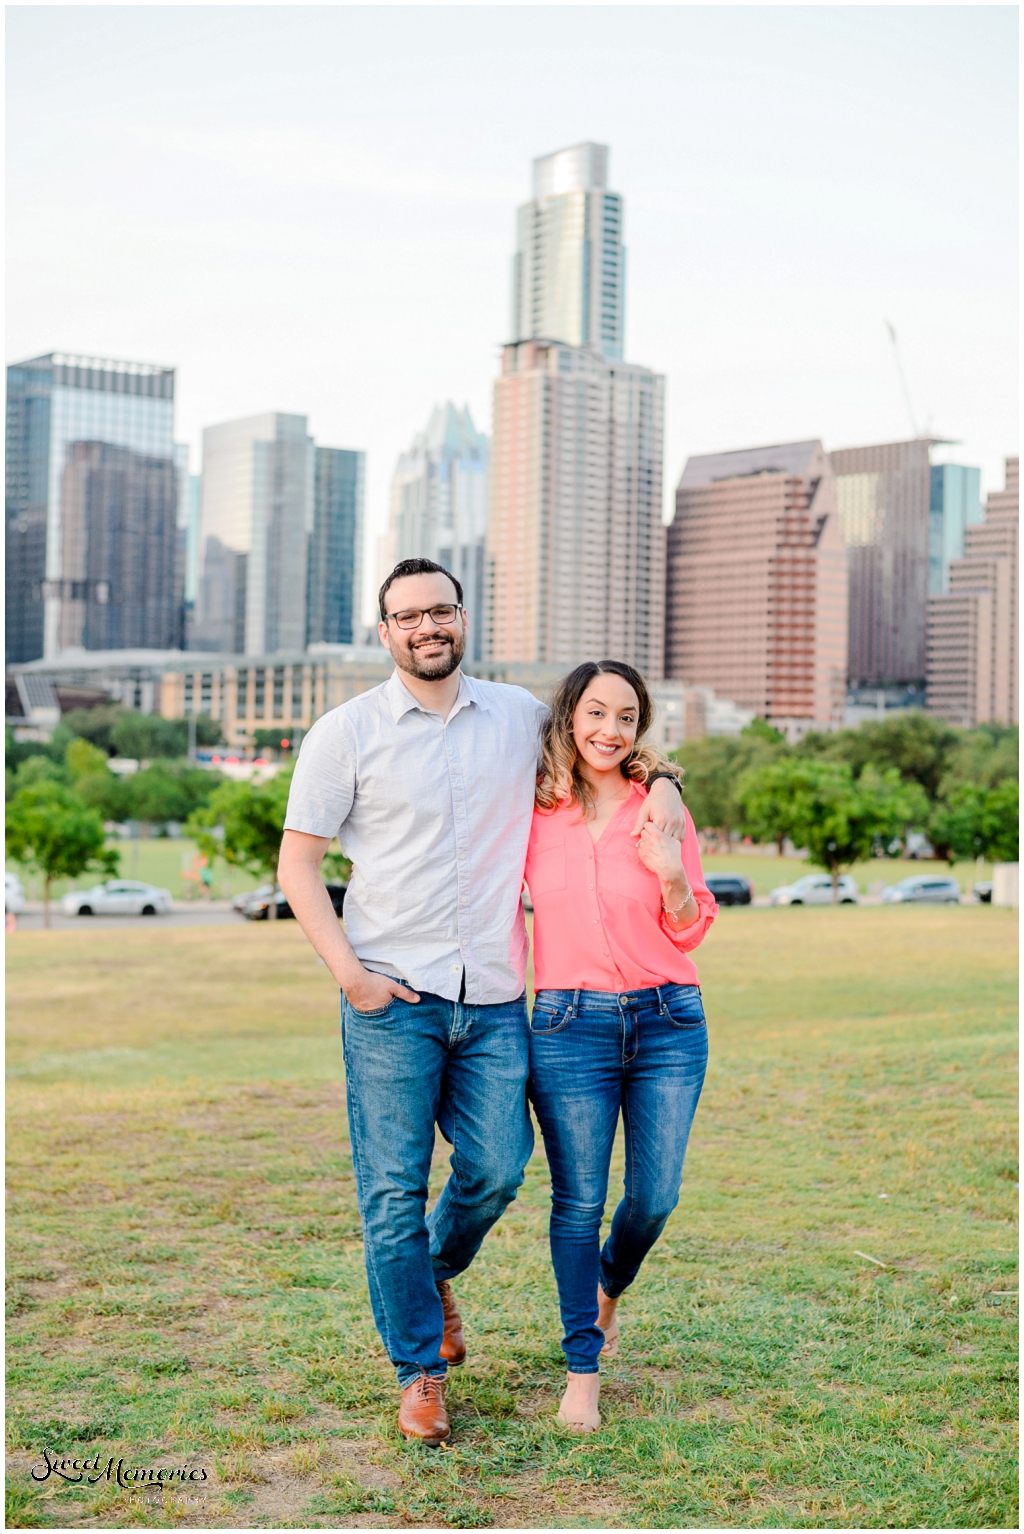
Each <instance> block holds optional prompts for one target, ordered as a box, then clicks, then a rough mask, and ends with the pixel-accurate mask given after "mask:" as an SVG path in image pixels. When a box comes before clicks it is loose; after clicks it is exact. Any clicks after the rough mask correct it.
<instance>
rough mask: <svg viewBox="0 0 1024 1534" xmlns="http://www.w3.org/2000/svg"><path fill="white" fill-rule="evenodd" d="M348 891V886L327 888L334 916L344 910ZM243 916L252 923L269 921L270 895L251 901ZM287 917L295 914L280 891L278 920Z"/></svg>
mask: <svg viewBox="0 0 1024 1534" xmlns="http://www.w3.org/2000/svg"><path fill="white" fill-rule="evenodd" d="M347 889H348V885H347V884H328V886H327V893H328V895H330V897H331V905H332V906H333V907H334V914H335V915H336V916H340V915H341V913H342V911H343V910H344V907H345V891H346V890H347ZM242 914H243V915H244V916H247V917H248V919H249V920H250V921H268V920H269V915H270V897H269V895H258V896H256V897H255V898H254V899H253V900H250V901H249V904H248V905H247V906H246V908H245V910H244V912H243V913H242ZM286 916H291V917H293V918H294V916H295V912H294V911H293V910H292V908H291V906H290V905H289V904H288V902H287V900H286V899H285V898H284V893H283V891H282V890H278V892H277V919H278V921H282V920H283V919H284V918H285V917H286Z"/></svg>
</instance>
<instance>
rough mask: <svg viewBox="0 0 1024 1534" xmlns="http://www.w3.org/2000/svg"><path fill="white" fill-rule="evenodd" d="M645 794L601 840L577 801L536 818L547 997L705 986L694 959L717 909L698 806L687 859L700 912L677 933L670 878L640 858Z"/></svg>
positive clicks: (541, 980)
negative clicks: (667, 885)
mask: <svg viewBox="0 0 1024 1534" xmlns="http://www.w3.org/2000/svg"><path fill="white" fill-rule="evenodd" d="M644 798H645V794H644V790H643V789H642V788H640V786H639V785H638V784H636V783H634V784H632V785H631V790H630V795H629V798H628V799H627V800H626V802H625V803H624V804H622V805H620V806H619V809H618V810H617V811H616V813H615V814H614V815H613V816H612V818H611V820H610V821H609V822H608V824H607V825H606V826H605V828H604V830H603V831H602V833H601V835H600V837H599V839H598V841H597V842H596V843H595V842H592V841H591V839H590V832H589V831H588V830H587V827H586V824H585V822H584V820H583V817H582V815H581V814H580V811H579V808H578V806H577V805H575V804H563V805H560V806H559V808H558V809H556V810H550V811H547V810H538V809H535V810H534V812H533V824H532V826H531V828H530V843H529V847H528V848H527V853H526V883H527V885H528V886H529V889H530V898H531V900H532V901H533V911H534V917H533V969H534V984H535V986H536V988H537V990H538V991H541V990H555V991H571V990H576V989H577V988H578V989H580V990H585V991H620V992H621V991H633V990H642V989H644V988H647V987H650V986H655V985H666V984H668V983H670V982H675V983H676V984H677V985H696V984H697V966H696V964H694V962H693V960H692V959H691V958H690V957H689V953H690V949H692V948H696V947H697V944H698V943H699V942H700V941H701V940H702V938H703V937H704V934H705V932H707V930H708V928H709V927H710V925H711V923H712V922H713V921H714V919H715V916H716V914H717V911H718V906H717V905H716V904H715V901H714V897H713V896H712V894H711V892H710V891H709V890H708V887H707V885H706V884H705V883H704V873H703V871H702V869H701V866H700V850H699V848H698V846H697V833H696V831H695V830H694V826H693V821H692V819H691V818H690V812H689V810H687V811H686V836H685V838H684V840H683V844H682V863H683V868H684V869H685V870H686V874H687V877H688V878H689V881H690V887H691V889H692V890H693V893H694V896H695V898H696V901H697V907H698V910H699V912H700V914H699V916H698V917H697V920H696V921H695V922H694V923H693V924H692V925H691V926H689V927H684V928H683V929H682V930H681V931H680V932H673V931H672V929H671V928H670V927H669V925H668V922H667V920H666V918H665V915H664V912H663V911H662V905H661V881H660V880H659V878H658V876H657V874H653V873H651V871H650V869H649V868H645V867H644V865H643V864H642V863H641V861H640V858H639V857H638V855H637V850H636V844H637V838H636V837H635V836H631V835H630V832H631V831H632V829H633V826H634V824H635V822H636V817H637V813H638V811H639V809H640V805H641V804H642V803H643V800H644Z"/></svg>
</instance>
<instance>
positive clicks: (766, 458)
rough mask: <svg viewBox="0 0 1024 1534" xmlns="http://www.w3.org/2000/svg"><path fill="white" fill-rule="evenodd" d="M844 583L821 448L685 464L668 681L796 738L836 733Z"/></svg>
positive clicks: (676, 527) (842, 672)
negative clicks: (729, 702) (706, 693)
mask: <svg viewBox="0 0 1024 1534" xmlns="http://www.w3.org/2000/svg"><path fill="white" fill-rule="evenodd" d="M846 581H847V577H846V552H845V549H844V547H843V537H842V531H841V528H840V523H839V517H838V516H837V514H836V508H835V491H834V485H833V477H832V473H831V470H830V468H829V461H828V456H827V454H826V453H825V451H824V449H823V448H822V445H821V443H820V442H818V441H809V442H784V443H780V444H778V445H775V446H772V447H764V448H749V449H742V450H740V451H739V452H732V453H707V454H702V455H700V456H699V457H694V458H690V459H688V461H687V464H686V468H685V470H684V472H683V477H682V479H681V480H680V481H679V487H678V489H677V491H676V514H675V519H674V521H673V522H672V525H671V527H670V528H669V530H668V580H667V583H666V584H667V594H666V608H667V619H666V635H665V671H666V673H667V674H668V675H669V676H671V677H679V678H685V680H686V681H688V682H692V683H695V684H697V685H699V686H707V687H713V688H714V689H715V691H716V692H717V693H719V694H720V695H723V696H725V697H727V698H734V699H735V700H736V702H737V703H739V704H740V705H741V706H742V707H744V708H752V709H755V710H756V711H757V713H759V714H761V715H762V716H763V717H764V718H765V719H769V720H770V721H771V722H772V724H774V725H775V726H776V727H777V728H779V729H782V730H785V731H786V733H787V734H788V735H790V737H791V738H798V737H799V736H800V735H801V734H802V733H803V732H804V731H806V730H807V729H811V728H816V729H826V730H827V729H831V728H833V727H834V726H836V725H837V724H840V723H841V722H842V716H843V697H844V694H845V690H846V621H847V620H846Z"/></svg>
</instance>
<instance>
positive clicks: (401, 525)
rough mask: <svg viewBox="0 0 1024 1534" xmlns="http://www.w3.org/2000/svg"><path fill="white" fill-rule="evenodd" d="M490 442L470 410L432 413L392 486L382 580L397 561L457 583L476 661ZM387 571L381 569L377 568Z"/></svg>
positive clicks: (444, 408)
mask: <svg viewBox="0 0 1024 1534" xmlns="http://www.w3.org/2000/svg"><path fill="white" fill-rule="evenodd" d="M488 460H489V444H488V441H487V438H486V436H485V435H484V434H483V432H480V431H477V429H476V427H475V426H474V424H473V417H472V416H471V415H470V413H469V407H468V406H466V407H465V409H463V410H459V409H457V408H456V406H455V405H453V404H452V403H451V402H450V401H449V402H448V403H447V404H445V405H440V406H437V407H435V409H434V411H433V412H432V414H431V417H430V420H429V421H428V423H427V429H426V431H422V432H417V434H416V436H415V437H414V438H413V441H412V446H411V447H410V448H409V450H408V451H407V452H405V453H403V454H402V455H401V457H400V458H399V460H398V466H397V468H396V469H395V477H394V479H393V480H392V482H391V520H390V524H389V528H388V533H387V537H386V539H385V540H384V541H383V542H384V547H383V550H382V557H381V561H380V563H381V567H382V568H381V571H380V576H381V579H382V580H383V578H384V577H385V576H386V575H387V574H388V572H389V571H390V570H391V569H393V568H394V566H395V565H396V564H397V563H398V561H399V560H400V559H416V558H420V559H433V560H435V561H436V562H437V563H438V564H439V565H444V567H445V569H446V570H451V572H452V574H453V575H455V576H457V577H458V580H459V581H460V583H461V585H462V589H463V598H464V601H465V604H466V609H467V612H468V614H469V640H468V643H467V647H466V653H467V656H468V658H469V659H470V660H480V659H481V658H482V657H483V654H484V650H483V640H484V629H485V626H486V621H487V618H486V613H485V610H484V608H485V596H486V586H485V580H484V550H485V545H486V540H487V478H488ZM384 566H386V568H384Z"/></svg>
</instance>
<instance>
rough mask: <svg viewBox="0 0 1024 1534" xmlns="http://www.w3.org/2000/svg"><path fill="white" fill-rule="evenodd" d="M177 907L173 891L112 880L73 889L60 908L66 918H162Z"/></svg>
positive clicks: (149, 885)
mask: <svg viewBox="0 0 1024 1534" xmlns="http://www.w3.org/2000/svg"><path fill="white" fill-rule="evenodd" d="M173 904H174V901H173V898H172V896H171V892H170V890H162V889H158V888H157V886H156V885H155V884H140V883H139V881H138V880H137V879H108V880H107V882H106V884H96V885H94V886H93V888H92V889H91V890H71V891H70V892H69V893H68V894H67V895H65V896H64V898H63V900H62V901H61V903H60V908H61V910H62V911H63V912H64V915H65V916H160V915H166V913H167V912H168V911H170V910H171V908H172V906H173Z"/></svg>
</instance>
